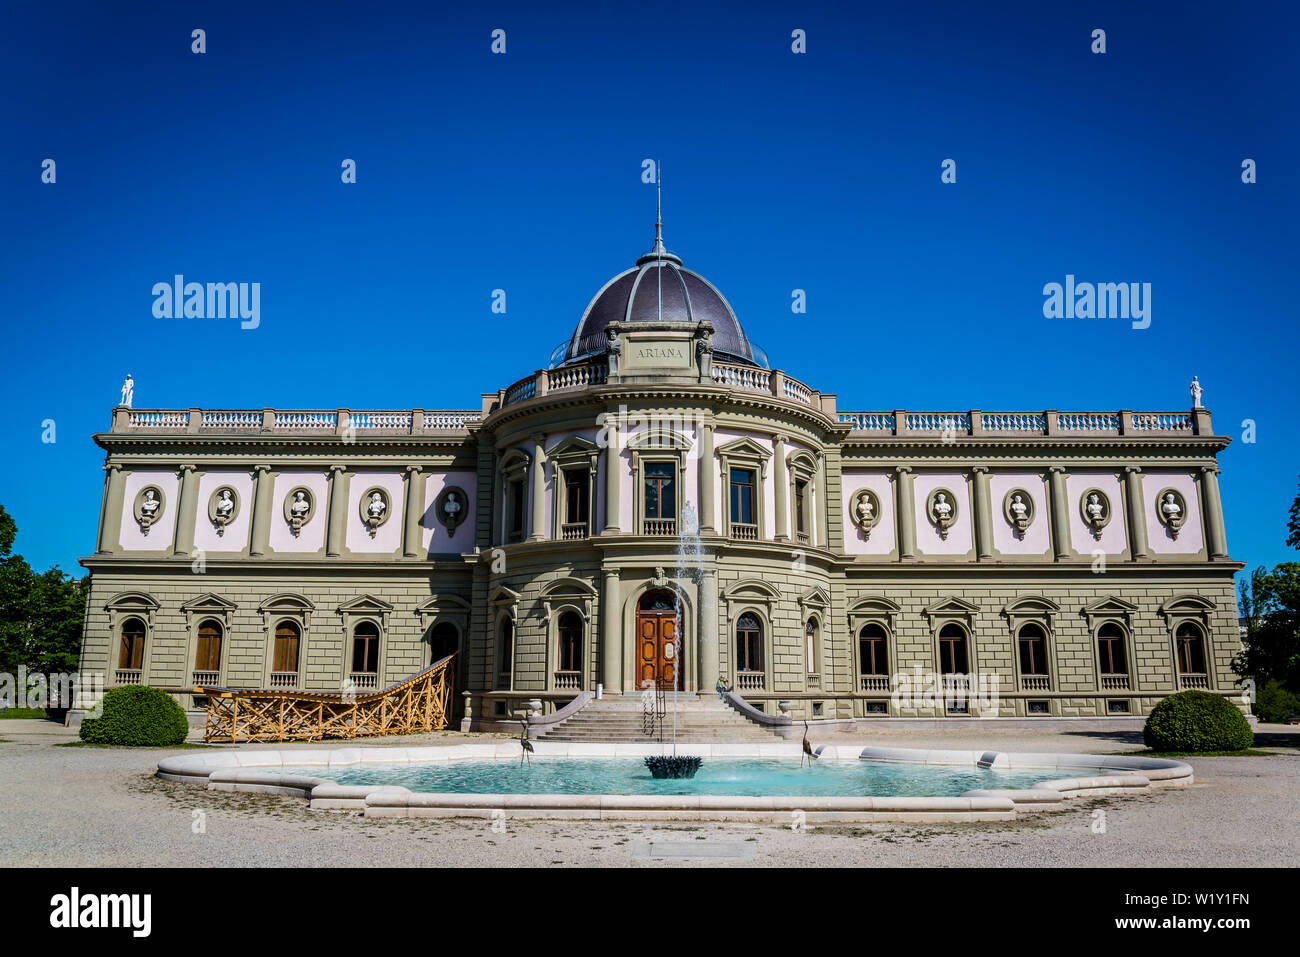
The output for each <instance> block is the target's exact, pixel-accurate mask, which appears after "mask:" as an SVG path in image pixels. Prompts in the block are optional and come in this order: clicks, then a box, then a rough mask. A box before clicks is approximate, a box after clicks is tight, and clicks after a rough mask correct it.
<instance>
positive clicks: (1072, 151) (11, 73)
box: [0, 2, 1300, 570]
mask: <svg viewBox="0 0 1300 957" xmlns="http://www.w3.org/2000/svg"><path fill="white" fill-rule="evenodd" d="M878 6H882V5H866V4H860V3H853V4H845V5H843V6H842V7H831V6H822V5H819V4H791V3H788V2H786V3H745V4H736V5H734V6H727V5H710V4H702V3H670V2H663V3H653V4H618V5H612V4H611V5H606V8H605V9H601V10H599V12H589V11H588V9H587V8H585V7H583V6H578V5H567V4H556V3H546V4H537V3H500V4H493V5H480V4H457V5H437V6H436V7H435V6H434V5H431V4H427V3H391V4H382V5H373V6H371V5H366V4H356V3H348V4H344V5H340V6H337V7H333V6H331V5H330V4H328V3H311V4H300V5H298V4H294V5H282V4H250V3H232V2H220V3H187V4H176V3H170V2H168V3H154V4H138V3H137V4H131V3H121V4H95V5H92V4H87V3H62V2H50V3H42V4H24V5H21V6H19V5H18V4H15V3H10V4H7V5H6V10H5V12H4V14H3V17H4V21H5V22H4V23H3V29H0V91H2V92H0V190H2V191H3V203H2V204H0V217H3V223H2V226H3V232H2V233H0V235H2V237H3V238H2V239H0V315H2V316H3V321H4V323H5V325H6V328H7V336H6V342H5V346H6V348H5V350H4V359H3V362H4V375H5V381H6V384H7V388H6V390H5V393H6V400H7V401H6V404H5V414H4V415H3V416H2V417H0V435H2V436H3V441H4V448H5V453H6V454H5V456H4V461H3V465H2V466H0V502H2V503H3V504H4V506H5V507H6V508H7V509H8V510H9V511H10V512H11V513H12V514H13V515H14V516H15V517H16V519H17V521H18V525H19V538H18V550H19V551H21V552H22V553H23V554H24V555H25V556H26V557H27V558H28V559H29V560H30V561H31V562H32V563H33V564H34V565H36V566H37V567H45V566H47V565H50V564H53V563H59V564H60V565H62V566H63V567H64V568H66V569H74V570H75V569H76V559H77V558H78V557H80V556H84V555H87V554H89V553H90V552H91V551H93V548H94V533H95V524H96V520H97V517H98V509H99V502H100V492H101V487H102V473H101V471H100V466H101V464H102V461H103V454H102V452H101V451H100V450H99V449H98V448H97V447H96V446H95V445H94V444H93V442H92V441H91V439H90V435H91V433H92V432H95V431H99V430H103V429H106V428H107V427H108V424H109V419H110V410H111V408H112V406H113V405H114V404H115V403H116V401H117V399H118V390H119V387H120V385H121V382H122V378H123V376H124V374H125V373H126V372H128V371H130V372H131V373H133V374H134V376H135V380H136V384H137V385H136V396H135V404H136V406H137V407H174V408H175V407H180V408H184V407H189V406H200V407H215V408H261V407H263V406H275V407H281V408H311V407H325V408H334V407H338V406H347V407H351V408H409V407H412V406H420V407H423V408H429V409H433V408H472V407H475V406H477V404H478V394H479V393H480V392H483V391H491V390H495V389H497V388H498V387H502V386H505V385H508V384H509V383H511V382H513V381H514V380H515V379H517V378H519V377H520V376H522V375H523V374H525V373H527V372H528V371H530V370H532V369H535V368H538V367H540V366H543V365H545V363H546V359H547V356H548V354H549V352H550V349H551V348H552V346H554V345H555V344H556V343H557V342H559V341H560V340H562V339H564V338H565V337H567V336H568V335H569V334H570V333H571V331H572V329H573V326H574V324H575V323H576V322H577V320H578V318H579V316H580V315H581V312H582V310H583V308H584V307H585V306H586V304H587V302H588V300H589V298H590V297H591V296H592V295H593V293H594V292H595V291H596V290H597V289H598V288H599V287H600V285H601V284H602V283H604V282H605V281H606V280H607V279H608V278H609V277H611V276H613V275H614V274H615V273H616V272H618V271H620V270H622V269H624V268H626V267H627V266H629V265H631V263H632V261H633V260H634V259H635V257H636V256H637V254H638V253H640V252H641V251H642V250H644V249H645V248H647V247H648V246H649V245H650V243H651V239H652V224H653V214H654V195H653V187H652V186H647V185H644V184H643V183H642V182H641V178H640V172H641V161H642V159H644V158H646V157H661V158H662V159H663V162H664V169H665V174H666V175H665V186H666V193H665V220H666V238H667V241H668V244H669V246H670V247H671V248H673V249H674V250H676V251H677V252H679V253H680V254H681V255H682V256H683V257H684V259H685V261H686V263H687V265H688V266H691V267H693V268H695V269H697V270H698V271H700V272H701V273H703V274H704V275H705V276H707V277H708V278H710V279H711V280H712V281H714V282H715V283H716V284H717V285H718V286H719V287H720V288H721V289H722V290H723V292H724V293H725V294H726V295H727V296H728V298H729V299H730V301H731V303H732V305H733V306H734V308H735V309H736V312H737V313H738V314H739V316H740V318H741V321H742V322H743V323H744V325H745V327H746V329H747V330H748V331H749V333H750V335H751V336H752V337H753V338H754V339H755V340H756V341H758V342H760V343H761V344H763V345H764V346H765V347H766V348H767V350H768V352H769V353H770V355H771V357H772V362H773V365H774V366H777V367H780V368H784V369H787V370H789V371H790V372H791V373H792V374H794V375H795V376H797V377H799V378H801V379H802V380H804V381H805V382H808V383H810V384H811V385H812V386H813V387H815V388H821V389H823V390H824V391H828V392H837V393H838V394H839V405H840V408H841V409H892V408H896V407H899V408H916V409H964V408H971V407H977V408H983V409H990V410H993V409H996V410H1004V409H1006V410H1010V409H1043V408H1059V409H1118V408H1133V409H1184V408H1187V407H1188V405H1189V404H1190V400H1189V397H1188V392H1187V383H1188V381H1189V380H1190V379H1191V377H1192V375H1193V374H1196V375H1199V376H1200V378H1201V381H1202V382H1203V383H1204V385H1205V388H1206V394H1205V400H1206V404H1207V405H1208V406H1209V407H1210V408H1211V409H1212V410H1213V413H1214V423H1215V426H1216V427H1217V429H1218V430H1219V431H1220V432H1222V433H1225V434H1228V435H1232V436H1234V438H1235V439H1236V441H1234V443H1233V445H1232V446H1231V447H1230V448H1229V449H1228V450H1227V451H1226V452H1225V453H1224V454H1223V456H1222V457H1221V464H1222V466H1223V470H1224V471H1223V475H1222V477H1221V484H1222V489H1223V495H1224V500H1225V509H1226V517H1227V524H1228V541H1229V547H1230V550H1231V553H1232V555H1233V556H1234V557H1235V558H1238V559H1241V560H1243V561H1246V562H1247V563H1249V564H1250V565H1252V566H1253V565H1257V564H1261V563H1264V564H1273V563H1275V562H1277V561H1281V560H1289V559H1290V558H1291V557H1292V554H1291V553H1290V552H1289V551H1288V550H1287V549H1286V548H1285V546H1284V544H1283V538H1284V531H1283V526H1284V523H1285V516H1286V510H1287V507H1288V505H1289V503H1290V501H1291V498H1292V496H1293V495H1294V493H1295V490H1296V478H1297V473H1298V472H1300V454H1297V443H1296V440H1295V419H1296V411H1295V410H1296V403H1295V401H1294V400H1293V398H1292V393H1293V389H1291V390H1288V389H1287V388H1286V387H1293V386H1294V384H1295V381H1296V377H1295V368H1296V360H1295V343H1296V338H1297V336H1296V333H1295V322H1296V295H1295V282H1296V273H1297V270H1296V251H1297V248H1298V246H1300V244H1298V243H1297V226H1296V223H1297V220H1298V219H1300V216H1298V215H1297V214H1300V203H1298V202H1297V196H1298V193H1300V187H1297V177H1296V173H1295V169H1294V165H1295V159H1296V157H1297V156H1298V155H1300V143H1298V142H1297V139H1298V138H1297V135H1296V131H1295V112H1294V107H1295V102H1296V93H1297V83H1296V79H1295V45H1294V37H1295V33H1296V28H1297V25H1298V24H1297V20H1296V14H1295V13H1294V11H1293V10H1292V9H1291V7H1292V5H1290V4H1285V3H1262V4H1251V5H1250V6H1248V7H1246V8H1242V7H1239V6H1234V5H1229V4H1221V5H1200V4H1189V3H1182V2H1177V3H1176V2H1150V3H1143V4H1140V5H1135V4H1131V3H1087V4H1084V3H1051V4H1043V3H1017V4H991V5H989V4H971V3H962V4H957V3H952V4H946V3H928V4H923V5H913V4H898V5H889V8H888V9H876V7H878ZM1136 6H1140V7H1141V8H1142V9H1141V10H1138V9H1131V8H1133V7H1136ZM270 7H274V8H276V9H274V10H271V9H268V8H270ZM116 8H120V9H116ZM591 9H592V10H595V9H596V8H594V7H593V8H591ZM196 27H199V28H202V29H204V30H206V31H207V53H206V54H204V55H194V54H192V53H191V52H190V44H191V40H190V32H191V30H192V29H194V28H196ZM498 27H499V28H503V29H505V30H506V31H507V53H506V54H505V55H504V56H494V55H492V54H491V53H490V50H489V45H490V33H491V31H492V30H493V29H494V28H498ZM1098 27H1100V28H1103V29H1105V30H1106V32H1107V50H1108V52H1107V53H1106V54H1105V55H1094V54H1092V53H1091V52H1090V49H1089V48H1090V45H1091V39H1090V34H1091V31H1092V30H1093V29H1094V28H1098ZM795 28H800V29H804V30H806V31H807V37H808V41H807V42H808V52H807V54H806V55H795V54H793V53H792V52H791V50H790V43H791V40H790V34H791V31H792V30H793V29H795ZM47 157H48V158H53V159H54V160H55V161H56V162H57V183H56V184H54V185H45V184H42V183H41V182H40V164H41V161H42V160H43V159H45V158H47ZM1247 157H1249V158H1252V159H1254V160H1256V161H1257V163H1258V178H1259V182H1258V183H1256V184H1254V185H1244V184H1243V183H1242V182H1241V179H1240V166H1241V162H1242V160H1243V159H1244V158H1247ZM344 158H352V159H354V160H356V162H357V164H358V182H357V184H356V185H344V184H342V183H341V182H340V175H339V174H340V163H341V162H342V160H343V159H344ZM946 158H952V159H955V160H956V161H957V180H958V181H957V183H956V184H955V185H944V184H941V183H940V179H939V173H940V163H941V161H942V160H944V159H946ZM178 272H179V273H183V274H184V275H185V276H186V277H188V278H190V279H193V280H198V281H204V282H206V281H236V282H238V281H243V282H253V281H256V282H260V283H261V284H262V303H261V312H262V317H261V327H260V328H258V329H256V330H252V331H241V330H240V329H239V328H238V324H237V323H235V322H231V321H220V320H216V321H201V320H168V319H155V318H154V317H153V315H152V311H151V307H152V303H153V298H152V295H151V292H150V290H151V288H152V286H153V284H154V283H156V282H160V281H170V279H171V277H172V275H173V274H174V273H178ZM1067 273H1073V274H1074V275H1075V276H1077V277H1078V278H1079V279H1080V280H1090V281H1132V282H1149V283H1151V284H1152V287H1153V289H1152V323H1151V327H1150V328H1149V329H1146V330H1142V331H1138V330H1133V329H1132V328H1130V326H1129V324H1128V323H1126V322H1123V321H1121V320H1099V319H1080V320H1059V319H1058V320H1048V319H1044V318H1043V315H1042V303H1043V295H1042V287H1043V285H1044V284H1045V283H1048V282H1063V281H1064V278H1065V275H1066V274H1067ZM496 288H502V289H504V290H506V293H507V297H508V298H507V307H508V312H507V314H506V315H505V316H494V315H493V314H492V313H491V311H490V305H491V292H492V290H493V289H496ZM795 288H801V289H804V290H806V291H807V296H808V313H807V315H806V316H794V315H792V313H791V311H790V295H791V290H792V289H795ZM371 343H381V344H382V348H379V349H376V350H373V351H372V350H371V349H370V348H369V346H370V344H371ZM873 357H874V358H875V359H877V360H879V359H881V358H883V361H876V362H875V363H874V364H873V366H872V368H871V371H870V372H868V371H867V370H866V363H867V362H869V361H871V360H872V359H873ZM395 365H396V368H394V366H395ZM1247 418H1250V419H1254V420H1255V421H1256V423H1257V429H1258V441H1257V442H1256V443H1254V444H1243V443H1242V442H1241V441H1240V437H1241V422H1242V420H1243V419H1247ZM45 419H53V420H55V423H56V429H57V433H56V435H57V441H56V442H55V443H54V444H43V443H42V442H41V434H42V421H43V420H45Z"/></svg>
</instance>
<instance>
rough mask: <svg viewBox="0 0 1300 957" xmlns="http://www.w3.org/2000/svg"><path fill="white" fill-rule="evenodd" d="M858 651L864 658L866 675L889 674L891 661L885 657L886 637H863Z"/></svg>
mask: <svg viewBox="0 0 1300 957" xmlns="http://www.w3.org/2000/svg"><path fill="white" fill-rule="evenodd" d="M858 652H859V654H860V657H861V659H862V673H863V674H864V675H885V674H889V670H888V665H889V662H888V660H887V659H886V658H885V639H884V638H863V639H861V640H860V643H859V645H858Z"/></svg>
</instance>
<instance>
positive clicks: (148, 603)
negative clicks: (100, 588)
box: [104, 591, 161, 611]
mask: <svg viewBox="0 0 1300 957" xmlns="http://www.w3.org/2000/svg"><path fill="white" fill-rule="evenodd" d="M159 607H161V606H160V605H159V604H158V601H157V599H155V598H154V597H153V596H152V595H150V594H149V593H147V592H142V591H123V592H118V593H117V594H116V595H114V596H113V597H112V598H110V599H109V600H108V601H106V602H104V610H105V611H154V610H155V609H157V608H159Z"/></svg>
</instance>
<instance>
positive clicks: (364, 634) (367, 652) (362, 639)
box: [352, 621, 379, 675]
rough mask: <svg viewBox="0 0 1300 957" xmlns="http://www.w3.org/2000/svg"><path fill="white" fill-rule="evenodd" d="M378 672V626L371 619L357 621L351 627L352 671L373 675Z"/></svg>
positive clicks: (358, 673) (357, 673)
mask: <svg viewBox="0 0 1300 957" xmlns="http://www.w3.org/2000/svg"><path fill="white" fill-rule="evenodd" d="M378 672H379V626H378V625H376V624H375V623H374V622H373V621H359V622H357V624H356V626H355V627H354V628H353V629H352V673H353V674H354V675H373V674H378Z"/></svg>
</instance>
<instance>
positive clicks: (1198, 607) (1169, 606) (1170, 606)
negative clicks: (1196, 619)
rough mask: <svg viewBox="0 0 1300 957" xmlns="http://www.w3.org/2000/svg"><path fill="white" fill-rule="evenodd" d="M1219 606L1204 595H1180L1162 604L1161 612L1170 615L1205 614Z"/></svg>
mask: <svg viewBox="0 0 1300 957" xmlns="http://www.w3.org/2000/svg"><path fill="white" fill-rule="evenodd" d="M1218 607H1219V606H1218V605H1216V604H1215V603H1214V602H1212V601H1211V600H1210V599H1208V598H1206V597H1204V596H1202V595H1179V596H1178V597H1176V598H1171V599H1169V600H1168V601H1167V602H1165V603H1164V604H1163V605H1161V606H1160V614H1162V615H1164V616H1166V617H1168V616H1169V615H1203V614H1205V613H1206V612H1209V611H1214V610H1215V609H1217V608H1218Z"/></svg>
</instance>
